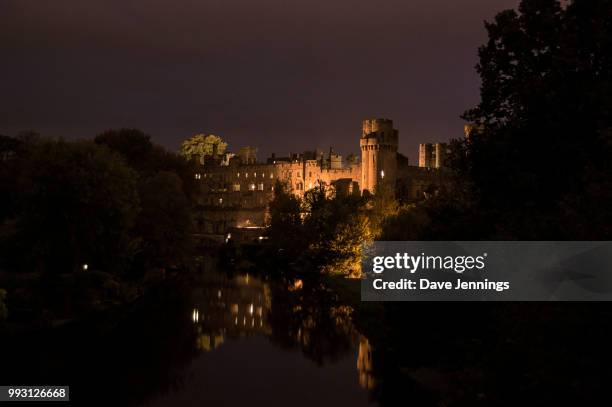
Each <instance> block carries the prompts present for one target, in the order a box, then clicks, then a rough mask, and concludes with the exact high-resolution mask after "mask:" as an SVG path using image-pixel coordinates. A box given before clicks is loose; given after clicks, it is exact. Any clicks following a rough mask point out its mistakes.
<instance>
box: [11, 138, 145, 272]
mask: <svg viewBox="0 0 612 407" xmlns="http://www.w3.org/2000/svg"><path fill="white" fill-rule="evenodd" d="M15 175H16V176H17V177H18V178H17V179H18V181H17V193H18V194H17V196H15V197H14V202H15V204H16V208H15V209H14V212H15V214H16V219H17V232H16V236H14V239H15V240H14V242H17V244H16V246H17V248H18V250H17V252H16V254H19V255H20V256H24V257H25V258H27V259H28V260H29V261H32V262H35V265H36V267H37V268H38V269H40V270H47V271H54V272H68V271H73V270H77V269H78V268H79V267H80V265H82V264H84V263H88V264H96V265H98V266H101V267H102V266H104V267H111V266H115V267H119V266H120V264H121V263H122V262H123V261H124V260H125V259H126V257H127V256H129V254H130V253H129V252H130V241H131V239H130V234H129V231H130V229H131V227H132V225H133V223H134V220H135V218H136V215H137V213H138V210H139V203H138V196H137V194H136V192H135V191H136V175H135V173H134V171H132V170H131V169H130V168H129V167H127V166H126V165H125V164H124V163H123V161H122V160H121V159H120V158H119V157H118V156H117V155H115V154H114V153H112V152H111V151H109V150H108V149H106V148H103V147H99V146H97V145H95V144H94V143H92V142H87V141H78V142H71V143H68V142H66V141H63V140H41V141H40V142H38V143H37V144H36V145H35V146H33V147H32V148H31V149H30V150H29V153H28V155H27V156H26V157H25V158H24V160H23V161H22V162H21V165H20V171H19V173H18V174H15ZM26 253H28V255H27V256H26Z"/></svg>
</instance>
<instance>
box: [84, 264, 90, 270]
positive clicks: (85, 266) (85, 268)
mask: <svg viewBox="0 0 612 407" xmlns="http://www.w3.org/2000/svg"><path fill="white" fill-rule="evenodd" d="M88 268H89V265H88V264H87V263H85V264H83V271H87V269H88Z"/></svg>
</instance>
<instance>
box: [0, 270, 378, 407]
mask: <svg viewBox="0 0 612 407" xmlns="http://www.w3.org/2000/svg"><path fill="white" fill-rule="evenodd" d="M352 316H353V310H352V309H351V308H350V307H349V306H347V305H345V304H341V303H339V302H338V301H337V300H336V299H335V296H334V295H333V294H332V293H331V292H329V291H328V290H325V289H324V287H322V286H321V285H320V283H319V282H317V281H312V282H308V281H302V280H299V279H291V280H284V281H264V280H262V279H260V278H257V277H255V276H252V275H248V274H242V275H236V276H232V277H230V276H227V275H225V274H222V273H219V272H216V271H208V272H205V273H203V274H202V275H201V276H199V277H197V278H196V280H195V281H191V282H190V283H189V284H176V285H173V286H171V287H164V288H163V289H159V290H157V291H155V292H153V293H152V294H151V295H149V296H147V297H146V300H145V301H142V302H141V303H139V304H137V305H135V306H132V307H130V308H129V310H128V311H121V312H118V313H117V314H115V315H106V316H104V317H100V318H98V319H96V320H88V321H85V322H82V323H78V324H71V325H69V326H67V327H64V328H60V329H53V330H50V331H47V332H44V333H41V334H37V335H28V336H27V337H25V338H19V340H18V341H17V342H16V343H12V344H10V346H8V347H5V348H4V350H7V348H9V347H10V348H12V351H11V352H9V354H4V355H3V360H4V361H5V362H6V364H5V367H6V368H7V369H6V370H4V372H5V373H6V372H9V371H10V372H11V375H10V376H9V377H8V378H7V377H3V378H2V379H3V380H2V381H3V383H13V384H18V383H27V384H58V385H59V384H62V385H64V384H69V385H70V386H71V399H72V400H73V401H76V402H77V403H79V404H83V405H110V404H112V405H129V406H195V405H198V406H201V405H215V406H217V405H223V406H250V405H252V406H260V405H266V406H286V405H292V406H312V405H332V404H333V405H351V406H367V405H373V404H375V403H374V402H373V401H372V397H371V396H370V390H371V389H372V388H373V384H374V382H375V381H374V379H373V377H372V372H371V365H372V360H371V359H372V355H371V349H370V345H369V342H368V340H367V338H365V337H364V336H363V335H362V334H361V333H360V332H358V331H357V329H356V328H355V326H354V325H353V322H352Z"/></svg>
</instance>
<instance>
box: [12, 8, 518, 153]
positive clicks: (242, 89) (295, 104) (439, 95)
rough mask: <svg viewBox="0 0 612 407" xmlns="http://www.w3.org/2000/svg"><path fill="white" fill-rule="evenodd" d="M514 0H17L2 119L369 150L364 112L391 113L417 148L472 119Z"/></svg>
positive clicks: (20, 124) (42, 127)
mask: <svg viewBox="0 0 612 407" xmlns="http://www.w3.org/2000/svg"><path fill="white" fill-rule="evenodd" d="M517 2H518V0H499V1H490V0H463V1H450V0H412V1H405V0H387V1H382V2H372V1H370V0H368V1H362V0H355V1H349V0H332V1H330V0H293V1H287V0H261V1H256V2H254V1H247V0H219V1H204V0H199V1H195V0H181V1H178V0H146V1H145V0H122V1H109V0H105V1H98V0H88V1H81V0H54V1H49V2H41V1H38V0H4V1H3V2H2V3H0V12H1V13H2V16H3V18H2V20H3V24H2V25H1V26H0V47H1V49H2V55H3V57H2V62H1V63H0V74H1V75H2V78H3V80H2V81H1V82H0V94H1V95H2V98H0V132H3V133H7V134H13V133H15V132H16V131H18V130H21V129H38V130H39V131H41V132H42V133H43V134H48V135H64V136H66V137H91V136H93V135H95V134H96V133H98V132H100V131H101V130H104V129H106V128H110V127H123V126H130V127H138V128H142V129H143V130H145V131H147V132H149V133H151V134H152V135H153V136H154V138H155V140H156V141H158V142H160V143H162V144H165V145H166V146H168V147H170V148H173V149H176V148H177V147H178V145H179V142H180V140H181V139H183V138H185V137H187V136H189V135H191V134H192V133H194V132H214V133H216V134H218V135H220V136H222V137H223V138H225V139H227V140H228V142H229V143H230V147H231V148H233V149H235V150H237V149H238V147H240V146H241V145H245V144H252V145H258V146H259V147H260V149H261V150H262V152H263V153H264V154H268V153H270V152H272V151H276V152H278V153H285V152H289V151H301V150H303V149H306V148H312V147H317V146H318V147H322V148H327V147H328V146H329V145H332V144H333V145H334V146H336V147H337V149H339V150H340V151H344V152H349V151H355V152H356V151H357V138H358V136H359V132H360V121H361V119H362V118H366V117H377V116H383V117H389V118H392V119H394V120H395V122H396V124H397V127H398V128H399V129H400V137H401V138H400V142H401V150H402V151H403V152H405V153H408V154H409V155H410V156H411V158H413V159H414V158H415V156H416V146H417V144H418V143H419V142H421V141H436V140H446V139H449V138H450V137H453V136H458V135H460V134H461V128H462V127H461V126H462V122H461V120H460V119H459V115H460V114H461V113H462V112H463V110H465V109H466V108H468V107H470V106H472V105H473V104H475V103H476V102H477V100H478V86H479V81H478V78H477V76H476V74H475V72H474V69H473V68H474V65H475V64H476V51H477V47H478V46H479V45H480V44H482V43H483V42H484V41H485V39H486V34H485V31H484V27H483V21H484V20H485V19H491V18H492V17H493V16H494V15H495V13H496V12H498V11H500V10H502V9H505V8H510V7H514V6H516V4H517ZM260 156H263V154H260Z"/></svg>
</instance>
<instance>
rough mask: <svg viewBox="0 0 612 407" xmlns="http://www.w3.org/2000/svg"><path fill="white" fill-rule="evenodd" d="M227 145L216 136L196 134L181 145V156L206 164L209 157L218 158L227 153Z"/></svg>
mask: <svg viewBox="0 0 612 407" xmlns="http://www.w3.org/2000/svg"><path fill="white" fill-rule="evenodd" d="M226 148H227V143H225V142H224V141H223V140H221V137H219V136H215V135H214V134H208V135H206V134H196V135H194V136H192V137H190V138H188V139H187V140H185V141H183V143H182V144H181V154H182V155H183V156H184V157H186V158H187V159H188V160H196V161H197V162H199V163H200V164H204V162H205V160H206V159H207V158H209V157H215V158H216V157H218V156H220V155H223V153H225V149H226Z"/></svg>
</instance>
